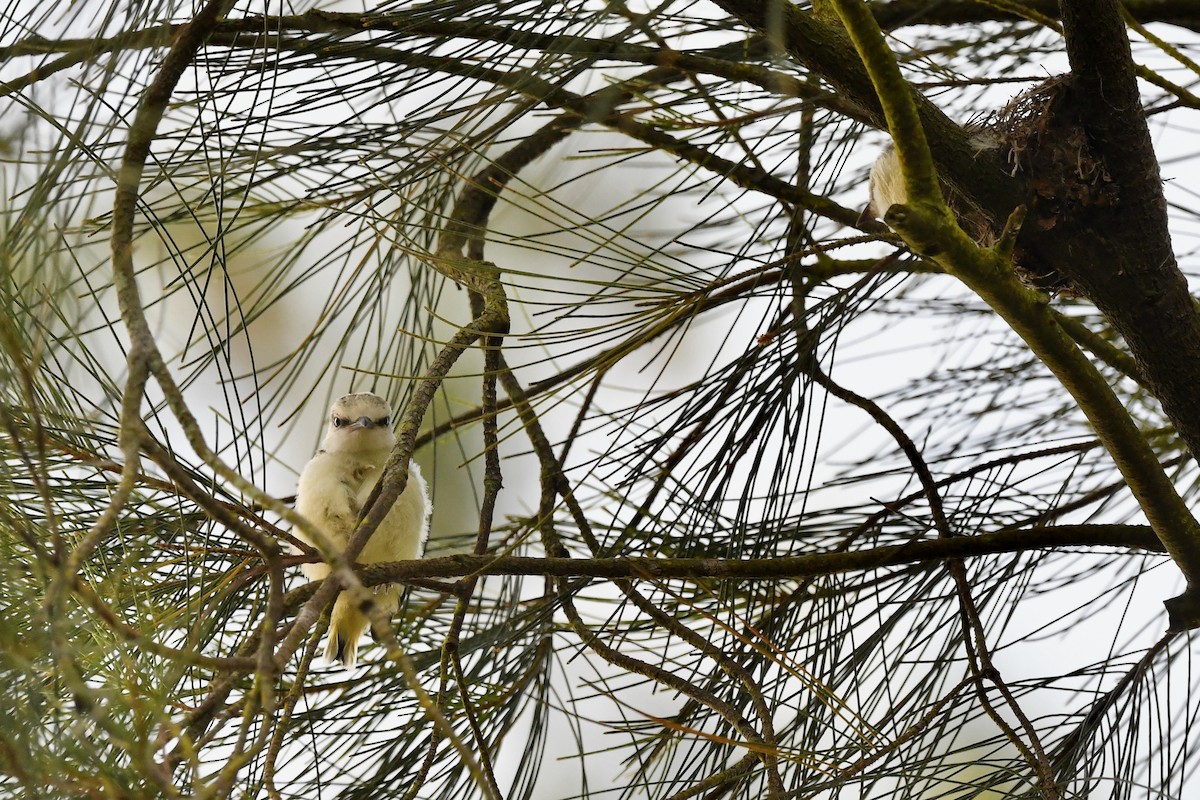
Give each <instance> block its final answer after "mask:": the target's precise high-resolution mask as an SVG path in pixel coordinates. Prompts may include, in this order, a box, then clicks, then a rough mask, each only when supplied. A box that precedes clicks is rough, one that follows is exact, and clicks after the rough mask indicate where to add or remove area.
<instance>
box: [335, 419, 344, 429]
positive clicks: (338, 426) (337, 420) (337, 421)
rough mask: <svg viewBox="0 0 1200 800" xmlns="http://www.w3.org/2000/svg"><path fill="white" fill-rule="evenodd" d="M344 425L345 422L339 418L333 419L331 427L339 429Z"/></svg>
mask: <svg viewBox="0 0 1200 800" xmlns="http://www.w3.org/2000/svg"><path fill="white" fill-rule="evenodd" d="M345 424H346V420H344V419H342V418H341V417H334V418H333V427H335V428H340V427H342V426H343V425H345Z"/></svg>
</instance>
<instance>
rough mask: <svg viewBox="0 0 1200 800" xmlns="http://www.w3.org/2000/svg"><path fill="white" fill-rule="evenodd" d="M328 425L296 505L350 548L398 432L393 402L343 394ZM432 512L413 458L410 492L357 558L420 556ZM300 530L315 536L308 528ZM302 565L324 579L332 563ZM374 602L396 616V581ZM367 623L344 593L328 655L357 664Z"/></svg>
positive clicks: (377, 591)
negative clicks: (395, 427)
mask: <svg viewBox="0 0 1200 800" xmlns="http://www.w3.org/2000/svg"><path fill="white" fill-rule="evenodd" d="M327 422H328V426H327V428H326V433H325V440H324V441H323V442H322V443H321V449H320V450H318V451H317V454H316V455H315V456H313V457H312V460H311V461H309V462H308V464H307V465H306V466H305V467H304V471H303V472H301V473H300V483H299V486H298V487H297V489H296V510H297V511H298V512H300V514H302V515H303V516H304V517H305V518H307V519H308V520H309V521H310V522H312V523H313V524H314V525H315V526H316V527H317V528H319V529H320V530H321V531H322V532H323V533H324V534H325V535H326V536H327V537H329V539H330V541H331V542H332V543H333V545H334V546H336V547H337V548H339V549H343V548H345V546H346V543H347V542H348V541H349V540H350V535H351V534H352V533H353V532H354V528H355V526H356V524H357V522H358V514H359V511H360V510H361V509H362V507H363V504H364V503H366V501H367V498H368V497H369V496H370V494H371V490H372V489H373V488H374V487H375V484H376V483H378V481H379V478H380V476H382V475H383V467H384V464H385V463H386V462H387V459H388V455H389V454H390V453H391V450H392V446H393V445H394V444H395V443H396V436H395V434H393V433H392V409H391V407H390V406H389V405H388V404H387V401H386V400H384V399H383V398H382V397H379V396H378V395H375V394H371V393H370V392H363V393H360V394H348V395H346V396H345V397H341V398H339V399H338V400H337V402H335V403H334V404H333V407H332V408H330V409H329V417H328V420H327ZM430 510H431V508H430V504H429V492H428V490H427V488H426V486H425V480H424V479H423V478H422V477H421V471H420V470H419V469H418V468H417V465H416V464H415V463H414V462H409V465H408V483H407V485H406V486H405V488H404V492H403V493H402V494H401V495H400V497H399V498H397V500H396V502H395V504H394V505H393V506H392V507H391V509H390V510H389V511H388V513H387V516H385V517H384V518H383V521H382V522H381V523H380V524H379V527H378V528H377V529H376V530H375V532H374V533H373V534H372V535H371V538H370V539H369V540H368V541H367V544H366V547H364V548H363V550H362V552H361V553H359V555H358V559H357V560H358V563H360V564H375V563H378V562H382V561H401V560H405V559H413V558H420V557H421V553H422V551H423V550H424V546H425V539H426V537H427V535H428V533H429V513H430ZM297 534H298V535H299V537H300V538H301V539H304V540H305V541H308V538H307V537H305V536H304V534H303V532H301V531H297ZM309 544H313V543H312V542H309ZM301 569H303V570H304V574H305V575H306V576H308V578H309V580H320V579H322V578H324V577H326V576H327V575H329V571H330V570H329V565H328V564H326V563H325V562H318V563H315V564H304V565H302V566H301ZM373 599H374V601H375V604H376V605H377V606H378V607H379V608H381V609H382V610H383V611H384V613H385V614H387V615H388V616H391V615H393V614H394V613H395V612H396V610H397V608H398V607H399V605H400V588H399V587H398V586H396V585H395V584H383V585H380V586H377V587H375V589H374V594H373ZM368 624H369V622H368V619H367V616H366V615H365V614H364V613H363V611H362V609H361V608H359V607H358V606H357V605H356V604H355V603H354V602H353V601H352V600H351V599H350V596H349V594H348V593H346V592H342V593H341V594H339V595H338V598H337V601H336V602H335V603H334V606H333V613H332V615H331V617H330V621H329V641H328V644H327V646H326V648H325V657H326V658H327V659H329V660H330V661H341V662H342V663H343V664H345V665H346V666H348V667H350V666H353V665H354V662H355V657H356V655H357V653H358V640H359V637H361V636H362V633H363V631H364V630H366V628H367V626H368Z"/></svg>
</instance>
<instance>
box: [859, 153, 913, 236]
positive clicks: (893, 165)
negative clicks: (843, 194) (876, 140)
mask: <svg viewBox="0 0 1200 800" xmlns="http://www.w3.org/2000/svg"><path fill="white" fill-rule="evenodd" d="M868 185H869V187H870V188H869V191H870V195H871V199H870V201H869V202H868V203H867V207H866V208H864V209H863V213H862V218H863V219H881V218H882V217H883V215H884V214H886V213H887V210H888V209H889V208H891V207H892V206H894V205H896V204H898V203H905V202H907V201H908V192H907V191H906V190H905V188H904V176H903V175H902V174H901V172H900V156H899V155H898V154H897V153H896V146H895V145H893V144H890V143H889V144H888V145H887V147H885V148H884V149H883V151H882V152H880V154H879V156H878V157H877V158H876V159H875V163H874V164H872V165H871V177H870V182H869V184H868Z"/></svg>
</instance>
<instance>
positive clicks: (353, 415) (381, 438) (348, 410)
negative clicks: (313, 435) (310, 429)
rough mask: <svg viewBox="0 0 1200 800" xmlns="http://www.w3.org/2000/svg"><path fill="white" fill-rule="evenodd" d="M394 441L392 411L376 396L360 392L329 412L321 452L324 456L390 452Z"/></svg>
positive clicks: (344, 398)
mask: <svg viewBox="0 0 1200 800" xmlns="http://www.w3.org/2000/svg"><path fill="white" fill-rule="evenodd" d="M395 441H396V437H395V434H393V433H392V407H391V406H389V405H388V403H387V401H386V400H384V399H383V398H382V397H380V396H379V395H377V394H371V393H370V392H361V393H359V394H348V395H346V396H344V397H339V398H338V399H337V401H336V402H335V403H334V404H333V406H332V407H331V408H330V409H329V419H328V426H327V427H326V429H325V441H324V442H322V444H321V448H322V449H323V450H325V451H326V452H339V451H340V452H360V451H369V450H390V449H391V447H392V445H393V444H394V443H395Z"/></svg>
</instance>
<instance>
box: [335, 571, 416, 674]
mask: <svg viewBox="0 0 1200 800" xmlns="http://www.w3.org/2000/svg"><path fill="white" fill-rule="evenodd" d="M372 599H373V600H374V601H375V604H376V605H378V606H379V607H380V609H381V610H382V611H383V612H384V614H385V615H387V616H388V617H391V616H392V615H393V614H395V613H396V609H397V608H398V607H399V604H400V590H399V588H398V587H396V586H392V585H385V586H379V587H376V591H375V592H374V593H373V597H372ZM369 624H370V622H369V620H368V619H367V616H366V614H364V613H363V612H362V611H361V610H360V609H359V608H358V607H357V606H356V605H355V604H354V601H353V600H351V599H350V595H349V593H347V592H342V593H341V594H339V595H338V599H337V602H335V603H334V604H333V613H332V614H330V616H329V642H328V643H327V644H326V645H325V658H326V659H328V660H330V661H340V662H342V663H343V664H345V665H346V666H347V667H353V666H354V662H355V661H357V660H358V640H359V639H360V638H361V637H362V634H363V631H365V630H366V629H367V626H368V625H369Z"/></svg>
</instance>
